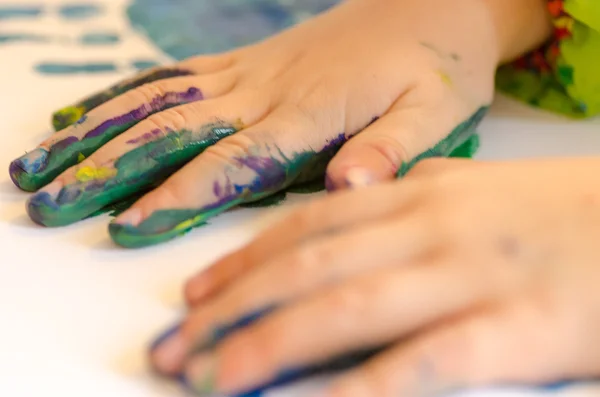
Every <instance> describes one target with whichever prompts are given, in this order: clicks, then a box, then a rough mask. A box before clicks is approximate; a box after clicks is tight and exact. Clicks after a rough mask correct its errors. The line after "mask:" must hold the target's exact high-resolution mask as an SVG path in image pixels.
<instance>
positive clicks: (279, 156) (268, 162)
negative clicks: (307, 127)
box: [109, 134, 347, 248]
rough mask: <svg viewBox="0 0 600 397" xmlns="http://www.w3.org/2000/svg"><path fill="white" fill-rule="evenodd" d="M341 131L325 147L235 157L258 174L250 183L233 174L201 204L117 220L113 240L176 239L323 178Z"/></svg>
mask: <svg viewBox="0 0 600 397" xmlns="http://www.w3.org/2000/svg"><path fill="white" fill-rule="evenodd" d="M346 139H347V138H346V136H345V135H344V134H340V135H339V136H337V137H336V138H334V139H332V140H331V141H329V142H328V143H327V144H326V145H325V146H324V147H323V148H322V149H321V150H319V151H318V152H315V151H314V150H306V151H303V152H299V153H298V152H297V153H292V154H291V155H284V154H283V153H282V152H281V151H280V150H279V149H277V150H276V151H277V153H273V154H272V155H269V156H258V155H247V156H245V157H242V158H233V159H232V161H233V162H234V163H237V165H238V168H239V169H242V168H246V169H250V170H252V171H253V172H254V173H255V174H256V176H255V177H254V179H252V180H250V181H248V182H247V183H242V184H238V183H235V182H233V181H232V180H231V179H230V178H229V177H227V178H226V182H219V180H215V181H214V184H213V192H214V196H215V199H214V201H213V202H211V203H207V204H206V205H204V206H201V207H198V208H188V209H179V210H157V211H154V212H153V213H152V214H151V215H150V216H149V217H148V218H146V219H145V220H143V221H142V222H141V223H140V224H139V225H137V226H132V225H120V224H114V225H112V226H111V227H110V229H109V231H110V234H111V236H112V238H113V240H114V241H115V242H116V243H117V244H119V245H121V246H124V247H131V248H135V247H142V246H146V245H154V244H158V243H162V242H166V241H169V240H172V239H174V238H176V237H178V236H181V235H183V234H185V233H187V232H189V231H190V230H192V229H193V228H195V227H198V226H200V225H202V224H204V223H205V222H206V220H207V219H210V218H212V217H214V216H216V215H218V214H220V213H222V212H224V211H227V210H229V209H231V208H233V207H236V206H238V205H241V204H244V203H251V202H257V201H260V200H263V199H265V198H267V197H270V196H273V195H276V196H278V197H282V195H281V192H284V191H285V190H286V189H288V188H289V187H290V186H293V185H296V184H300V185H302V184H306V183H308V182H311V181H315V180H316V179H317V178H323V175H324V173H325V169H326V167H327V164H328V162H329V160H331V158H333V156H334V155H335V153H337V151H338V150H339V148H340V147H341V145H342V144H343V143H344V142H345V141H346Z"/></svg>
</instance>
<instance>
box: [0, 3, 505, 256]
mask: <svg viewBox="0 0 600 397" xmlns="http://www.w3.org/2000/svg"><path fill="white" fill-rule="evenodd" d="M433 3H436V4H437V3H438V2H437V1H435V0H427V1H421V0H419V1H406V2H395V1H394V2H381V3H380V4H373V3H372V2H371V1H365V0H354V1H349V2H344V3H343V4H342V5H340V6H338V7H337V8H334V9H333V10H332V11H330V12H328V13H326V14H323V15H321V16H319V17H317V18H315V19H313V20H310V21H308V22H306V23H304V24H301V25H298V26H297V27H295V28H293V29H291V30H289V31H286V32H284V33H282V34H280V35H278V36H275V37H273V38H271V39H269V40H267V41H264V42H262V43H259V44H256V45H253V46H249V47H244V48H241V49H239V50H236V51H233V52H230V53H225V54H221V55H214V56H202V57H197V58H193V59H190V60H187V61H184V62H181V63H179V64H176V65H174V66H172V67H168V68H158V69H152V70H150V71H147V72H145V73H144V74H142V75H140V76H137V77H135V78H133V79H131V80H128V81H125V82H122V83H120V84H117V85H115V86H114V87H112V88H110V89H108V90H106V91H103V92H100V93H98V94H96V95H93V96H91V97H90V98H87V99H85V100H83V101H81V102H79V103H77V104H75V105H73V106H69V107H67V108H65V109H63V110H61V111H59V112H57V113H56V114H55V116H54V120H53V121H54V125H55V127H56V129H57V130H59V131H58V132H57V133H56V134H54V136H52V137H50V138H49V139H47V140H46V141H44V142H43V143H41V144H40V145H39V147H38V148H36V149H34V150H32V151H30V152H29V153H27V154H26V155H25V156H23V157H21V158H19V159H17V160H15V161H14V162H12V164H11V165H10V174H11V177H12V178H13V180H14V182H15V183H16V184H17V185H18V186H20V187H21V188H22V189H24V190H27V191H37V193H36V194H35V195H33V196H32V197H31V199H30V201H29V202H28V212H29V214H30V216H31V218H32V219H33V220H34V221H35V222H37V223H40V224H43V225H46V226H61V225H66V224H70V223H73V222H76V221H78V220H80V219H83V218H85V217H87V216H89V215H90V214H93V213H96V212H97V211H98V210H99V209H100V208H102V207H105V206H107V205H109V204H113V203H116V202H121V201H123V200H127V199H131V198H132V197H134V198H136V197H139V196H140V195H141V194H143V193H145V192H148V191H150V190H151V189H154V190H152V191H150V192H149V193H148V194H146V195H145V196H143V197H142V198H141V199H140V200H139V201H137V202H136V203H135V204H134V205H133V206H132V207H131V208H130V209H129V210H128V211H126V212H125V213H124V214H122V215H121V216H120V217H118V218H117V219H116V220H115V221H114V222H112V223H111V225H110V233H111V235H112V237H113V239H114V240H115V241H116V242H117V243H119V244H121V245H123V246H129V247H134V246H142V245H148V244H154V243H157V242H161V241H165V240H168V239H171V238H173V237H175V236H178V235H180V234H182V233H184V232H186V231H188V230H190V229H191V228H193V227H195V226H197V225H199V224H202V223H203V222H204V221H205V219H207V218H208V217H210V216H213V215H215V214H218V213H220V212H222V211H225V210H227V209H228V208H231V207H233V206H236V205H238V204H242V203H248V202H254V201H257V200H261V199H263V198H265V197H267V196H270V195H273V194H275V193H278V192H280V191H282V190H285V189H288V188H290V187H293V186H297V185H302V184H306V183H313V182H315V181H317V182H321V184H324V183H325V182H327V184H328V186H329V188H330V189H336V188H345V187H348V186H357V185H364V184H370V183H375V182H379V181H383V180H388V179H392V178H394V177H395V176H396V174H397V173H399V174H403V173H404V172H406V171H407V170H408V169H409V168H410V167H411V166H412V164H414V161H415V160H416V159H420V158H422V157H426V156H448V155H461V154H464V153H467V154H469V153H471V152H472V151H473V148H474V145H476V136H475V135H474V134H475V127H476V125H477V124H478V123H479V121H480V120H481V118H482V117H483V115H484V113H485V109H486V105H487V104H488V103H489V102H490V101H491V98H492V95H493V82H494V78H493V76H494V71H495V68H496V66H497V64H498V60H499V57H498V51H497V49H496V48H495V47H494V39H493V33H492V31H491V30H490V28H489V27H488V25H489V21H488V22H486V20H485V19H484V18H481V16H482V15H485V10H484V9H477V8H475V9H469V10H465V9H463V8H464V7H463V8H457V7H454V6H453V5H451V4H447V5H443V6H441V7H440V6H439V5H436V6H435V7H436V9H439V12H437V13H435V14H431V13H430V10H431V8H432V4H433ZM475 3H477V2H475ZM467 11H468V12H467ZM425 15H427V20H428V21H429V23H427V24H420V23H418V21H419V20H420V19H422V18H423V17H424V16H425ZM399 19H400V20H399ZM403 21H404V22H403ZM457 26H465V27H468V28H464V29H457V28H456V27H457ZM474 30H477V31H480V33H481V34H479V35H478V36H477V37H476V38H475V37H474V36H473V31H474ZM359 133H360V134H359ZM354 136H355V137H354ZM352 137H354V138H352ZM350 138H352V139H351V140H350V141H349V142H347V141H348V140H349V139H350ZM346 142H347V143H346ZM342 145H344V146H343V147H342ZM338 150H339V153H338ZM334 156H335V157H334ZM330 160H331V161H330ZM326 173H327V178H325V174H326ZM38 189H41V190H39V191H38Z"/></svg>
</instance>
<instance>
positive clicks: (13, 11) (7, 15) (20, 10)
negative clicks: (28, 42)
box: [0, 6, 44, 20]
mask: <svg viewBox="0 0 600 397" xmlns="http://www.w3.org/2000/svg"><path fill="white" fill-rule="evenodd" d="M43 13H44V8H43V7H41V6H4V7H1V6H0V20H3V19H20V18H37V17H39V16H41V15H42V14H43Z"/></svg>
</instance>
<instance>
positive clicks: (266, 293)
mask: <svg viewBox="0 0 600 397" xmlns="http://www.w3.org/2000/svg"><path fill="white" fill-rule="evenodd" d="M389 236H394V238H393V239H390V238H389ZM434 241H435V236H433V235H431V230H430V228H428V227H427V226H426V225H425V223H424V222H422V217H420V216H418V215H414V216H411V215H409V216H407V217H406V219H405V220H404V221H403V222H399V221H398V219H397V217H391V218H390V219H389V221H387V222H382V223H375V224H371V225H369V224H367V225H365V226H364V227H363V228H360V229H358V228H357V229H351V230H349V231H347V232H342V233H340V234H337V235H324V236H321V237H320V238H315V239H312V240H311V241H309V242H307V243H305V244H301V245H298V246H295V247H293V248H291V249H289V250H286V251H284V252H282V253H281V254H279V255H274V256H273V257H272V258H270V259H269V260H267V261H266V262H265V263H264V264H261V265H260V266H255V267H253V268H251V269H248V270H246V271H245V272H244V273H241V274H239V275H238V277H237V278H236V279H235V280H232V282H231V283H230V284H229V285H228V287H227V288H226V289H223V290H222V291H221V292H220V293H219V294H218V295H216V296H215V298H214V299H212V300H211V301H208V302H206V304H205V305H203V306H198V309H197V311H196V314H195V315H198V316H199V317H206V316H207V314H208V313H214V314H212V316H211V317H212V318H214V320H215V321H217V322H218V323H228V322H231V321H233V320H235V319H236V318H239V317H242V316H243V315H244V314H245V313H250V312H255V311H258V310H261V309H263V308H265V307H272V306H281V305H282V304H284V303H286V302H290V301H293V300H296V299H299V298H300V297H302V296H306V295H307V294H311V293H314V292H315V291H317V290H320V289H323V288H328V287H331V286H333V285H336V284H338V283H340V282H343V281H344V280H346V279H348V278H351V277H355V276H357V275H359V274H363V273H364V272H367V271H373V270H376V269H378V268H380V267H382V266H389V265H394V266H401V265H404V264H408V263H411V261H413V262H414V260H415V258H416V257H418V256H419V255H421V254H422V253H423V252H424V251H426V250H427V249H431V246H432V244H433V243H434ZM209 325H210V324H207V327H208V326H209Z"/></svg>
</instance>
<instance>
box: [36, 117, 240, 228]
mask: <svg viewBox="0 0 600 397" xmlns="http://www.w3.org/2000/svg"><path fill="white" fill-rule="evenodd" d="M241 128H242V126H241V123H236V124H231V123H225V122H216V123H212V124H207V125H206V126H204V127H202V128H201V129H200V131H199V132H197V133H193V132H192V131H190V130H183V131H180V132H176V131H167V133H166V135H164V134H163V132H162V131H159V130H157V131H154V132H150V133H148V134H149V135H151V136H155V137H161V136H162V138H156V139H155V140H153V141H150V142H147V143H145V144H143V145H142V146H138V147H136V148H135V149H133V150H131V151H129V152H127V153H126V154H124V155H123V156H122V157H120V158H119V159H118V160H117V161H116V162H115V163H114V169H112V172H111V170H104V169H103V170H87V169H82V170H80V171H81V178H79V181H78V182H76V183H73V184H71V185H67V186H64V187H63V188H62V189H61V191H60V192H59V193H58V194H57V195H56V196H55V197H52V196H50V195H49V194H48V193H46V192H43V191H41V192H39V193H36V194H35V195H33V196H32V197H31V199H30V201H29V204H28V212H29V215H30V217H31V218H32V219H33V220H34V221H35V222H37V223H39V224H42V225H45V226H64V225H68V224H71V223H74V222H77V221H79V220H81V219H84V218H86V217H88V216H90V215H91V214H94V213H96V212H97V211H99V210H101V209H102V208H104V207H106V206H107V205H111V204H113V203H115V202H118V201H121V200H123V199H126V198H128V197H131V196H132V195H139V194H142V193H144V192H147V191H148V190H149V189H151V188H153V187H155V186H157V185H159V184H160V183H161V182H162V181H164V180H165V179H166V178H167V177H169V176H170V175H171V174H173V172H175V171H176V170H178V169H179V168H181V167H182V166H183V165H185V164H186V163H187V162H188V161H190V160H191V159H193V158H194V157H196V156H197V155H198V154H200V153H201V152H203V151H204V150H205V149H206V148H207V147H209V146H212V145H214V144H215V143H216V142H218V141H219V140H221V139H222V138H224V137H226V136H229V135H231V134H233V133H235V132H237V131H238V130H239V129H241ZM157 132H158V133H157ZM78 175H79V173H78Z"/></svg>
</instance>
